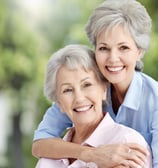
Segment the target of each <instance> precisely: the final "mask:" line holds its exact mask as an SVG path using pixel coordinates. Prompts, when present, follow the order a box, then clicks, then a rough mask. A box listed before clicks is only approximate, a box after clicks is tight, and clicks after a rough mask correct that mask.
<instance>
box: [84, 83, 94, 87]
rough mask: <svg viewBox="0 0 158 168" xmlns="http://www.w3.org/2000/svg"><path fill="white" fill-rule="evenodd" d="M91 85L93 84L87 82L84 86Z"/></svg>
mask: <svg viewBox="0 0 158 168" xmlns="http://www.w3.org/2000/svg"><path fill="white" fill-rule="evenodd" d="M90 86H92V84H91V83H85V84H84V87H90Z"/></svg>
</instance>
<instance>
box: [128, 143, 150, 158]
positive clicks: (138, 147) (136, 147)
mask: <svg viewBox="0 0 158 168" xmlns="http://www.w3.org/2000/svg"><path fill="white" fill-rule="evenodd" d="M127 146H128V147H129V148H130V149H133V150H137V151H139V152H141V153H143V154H144V155H146V156H147V155H149V151H148V150H147V149H145V148H144V147H143V146H141V145H140V144H136V143H128V144H127Z"/></svg>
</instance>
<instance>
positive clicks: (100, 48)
mask: <svg viewBox="0 0 158 168" xmlns="http://www.w3.org/2000/svg"><path fill="white" fill-rule="evenodd" d="M99 50H100V51H106V50H108V48H107V47H99Z"/></svg>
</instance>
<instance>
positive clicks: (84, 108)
mask: <svg viewBox="0 0 158 168" xmlns="http://www.w3.org/2000/svg"><path fill="white" fill-rule="evenodd" d="M90 108H91V106H85V107H81V108H76V109H75V111H77V112H82V111H87V110H89V109H90Z"/></svg>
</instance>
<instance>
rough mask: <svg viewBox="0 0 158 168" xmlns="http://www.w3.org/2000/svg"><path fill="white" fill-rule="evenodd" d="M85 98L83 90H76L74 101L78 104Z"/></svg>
mask: <svg viewBox="0 0 158 168" xmlns="http://www.w3.org/2000/svg"><path fill="white" fill-rule="evenodd" d="M84 98H85V94H84V92H83V91H82V90H76V91H75V94H74V99H75V101H76V102H81V101H83V99H84Z"/></svg>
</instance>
